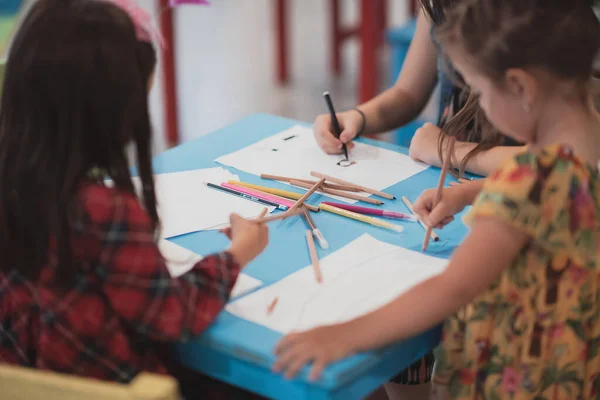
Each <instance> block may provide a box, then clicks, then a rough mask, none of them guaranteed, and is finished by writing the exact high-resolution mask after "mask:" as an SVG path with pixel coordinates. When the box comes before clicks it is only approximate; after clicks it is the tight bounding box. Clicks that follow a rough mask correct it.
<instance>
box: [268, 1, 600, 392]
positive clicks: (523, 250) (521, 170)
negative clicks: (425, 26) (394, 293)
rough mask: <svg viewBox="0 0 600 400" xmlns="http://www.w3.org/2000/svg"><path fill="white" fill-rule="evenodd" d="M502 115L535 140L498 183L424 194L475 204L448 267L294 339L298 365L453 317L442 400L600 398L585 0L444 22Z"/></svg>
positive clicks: (597, 208)
mask: <svg viewBox="0 0 600 400" xmlns="http://www.w3.org/2000/svg"><path fill="white" fill-rule="evenodd" d="M437 36H438V39H439V40H440V42H441V43H442V46H443V47H444V49H445V51H446V53H447V55H448V56H449V57H450V59H451V60H452V63H453V65H454V66H455V68H456V69H457V70H458V72H459V73H460V74H461V75H462V76H463V77H464V79H465V81H466V82H467V84H468V85H469V86H470V87H471V89H472V90H473V91H475V92H477V93H478V94H479V103H480V105H481V107H482V109H483V110H484V111H485V113H486V115H487V117H488V119H489V120H490V122H492V123H493V124H494V125H495V126H496V128H498V129H499V130H500V131H502V132H503V133H505V134H507V135H508V136H510V137H512V138H514V139H515V140H518V141H520V142H523V143H526V144H527V150H525V151H523V152H522V153H520V154H517V155H516V156H514V157H512V158H511V159H510V160H508V161H507V162H506V163H505V165H504V166H502V167H501V168H500V169H498V170H497V171H496V172H494V173H493V174H491V175H490V177H488V178H487V179H486V180H484V181H483V180H482V181H479V182H473V183H469V184H464V185H460V186H456V187H451V188H446V189H444V191H443V196H442V201H441V202H440V203H439V204H438V205H437V206H436V207H435V208H434V207H433V202H434V198H435V191H433V190H430V191H426V192H424V193H423V195H422V196H421V198H420V199H419V200H418V201H417V202H416V204H415V208H416V212H417V213H419V214H421V216H422V217H423V218H424V219H425V221H426V222H427V223H429V224H430V225H432V226H436V227H438V228H441V227H442V226H443V225H444V224H447V223H449V222H451V220H452V219H453V217H452V216H453V215H455V214H456V213H458V212H460V211H462V210H463V209H464V208H465V207H466V206H467V205H470V204H473V207H472V209H471V210H470V212H469V214H468V215H467V217H466V219H465V221H466V222H467V223H468V224H469V225H470V226H471V233H470V234H469V235H468V237H467V238H466V239H465V241H464V242H463V243H462V245H461V246H460V247H459V248H458V249H457V250H456V251H455V253H454V254H453V256H452V258H451V260H450V263H449V266H448V268H447V270H446V271H445V272H444V273H442V274H440V275H439V276H436V277H434V278H431V279H429V280H427V281H425V282H423V283H421V284H419V285H417V286H416V287H414V288H413V289H411V290H409V291H408V292H406V293H404V294H403V295H401V296H399V297H398V298H396V299H395V300H393V301H392V302H391V303H389V304H387V305H386V306H384V307H382V308H380V309H379V310H376V311H374V312H372V313H370V314H367V315H365V316H363V317H361V318H358V319H356V320H353V321H350V322H347V323H344V324H338V325H332V326H325V327H320V328H316V329H313V330H311V331H308V332H304V333H295V334H291V335H288V336H286V337H285V338H284V339H283V340H282V341H281V342H280V343H279V345H278V346H277V348H276V353H277V355H278V361H277V363H276V364H275V366H274V369H275V370H277V371H285V373H286V375H288V376H293V375H295V374H296V373H297V371H298V370H299V369H300V368H301V367H302V366H303V365H305V364H307V363H312V369H311V376H312V378H314V379H316V378H318V376H319V374H320V372H321V371H322V369H323V368H324V367H325V366H326V365H327V364H329V363H331V362H333V361H335V360H338V359H340V358H344V357H347V356H348V355H350V354H353V353H356V352H361V351H367V350H371V349H375V348H380V347H383V346H385V345H388V344H390V343H393V342H396V341H400V340H403V339H405V338H408V337H410V336H413V335H416V334H418V333H420V332H422V331H424V330H426V329H429V328H431V327H433V326H435V325H436V324H439V323H441V322H444V321H446V322H445V325H444V335H443V339H442V343H441V345H440V347H439V348H438V349H437V352H436V361H437V362H438V364H439V365H438V366H437V369H436V371H435V373H434V382H435V383H436V384H437V385H436V389H437V390H436V391H437V395H438V396H439V398H452V399H465V400H466V399H490V400H495V399H515V400H519V399H535V400H556V399H596V398H599V399H600V392H599V389H600V320H599V317H600V178H599V173H598V161H599V160H600V122H599V117H598V115H597V113H596V111H595V110H594V107H593V102H592V98H591V95H590V91H589V80H590V77H591V72H592V62H593V59H594V56H595V54H596V52H597V50H598V47H599V39H600V23H599V21H598V19H597V18H596V16H595V15H594V13H593V11H592V8H591V1H585V0H570V1H564V0H465V1H464V2H463V3H461V5H460V6H458V7H457V8H456V9H455V10H454V11H453V12H452V14H451V15H449V16H448V18H447V20H446V22H445V23H444V25H443V26H442V27H440V28H439V29H438V31H437Z"/></svg>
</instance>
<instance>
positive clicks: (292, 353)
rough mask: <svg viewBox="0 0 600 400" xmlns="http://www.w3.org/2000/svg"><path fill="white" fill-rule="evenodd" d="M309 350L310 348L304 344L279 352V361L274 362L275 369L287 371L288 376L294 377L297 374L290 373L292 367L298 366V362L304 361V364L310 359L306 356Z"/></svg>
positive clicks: (276, 370)
mask: <svg viewBox="0 0 600 400" xmlns="http://www.w3.org/2000/svg"><path fill="white" fill-rule="evenodd" d="M308 350H310V349H307V348H306V346H304V345H296V346H292V347H289V348H287V349H285V350H284V351H283V352H281V353H280V354H279V356H278V358H277V361H275V364H273V371H274V372H281V371H285V376H286V377H294V376H295V374H290V368H291V367H292V366H296V364H297V363H298V362H302V363H303V364H302V365H304V364H305V363H306V362H307V361H308V359H305V358H304V357H306V356H307V354H308V353H309V351H308ZM300 367H301V366H300Z"/></svg>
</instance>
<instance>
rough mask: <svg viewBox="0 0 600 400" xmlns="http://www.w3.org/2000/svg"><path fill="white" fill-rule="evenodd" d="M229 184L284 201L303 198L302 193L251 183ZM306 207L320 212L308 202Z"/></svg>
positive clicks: (236, 182) (233, 182)
mask: <svg viewBox="0 0 600 400" xmlns="http://www.w3.org/2000/svg"><path fill="white" fill-rule="evenodd" d="M227 183H230V184H232V185H236V186H244V187H247V188H249V189H254V190H258V191H259V192H263V193H268V194H272V195H273V196H278V197H281V198H284V199H292V200H299V199H300V198H301V197H302V194H301V193H296V192H291V191H289V190H281V189H274V188H270V187H266V186H260V185H254V184H251V183H246V182H240V181H231V180H230V181H227ZM304 207H306V208H308V209H309V210H310V211H314V212H319V207H315V206H313V205H310V204H308V203H306V202H305V203H304Z"/></svg>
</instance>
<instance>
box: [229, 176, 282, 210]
mask: <svg viewBox="0 0 600 400" xmlns="http://www.w3.org/2000/svg"><path fill="white" fill-rule="evenodd" d="M221 186H223V187H225V188H227V189H231V190H237V191H238V192H241V193H244V194H247V195H249V196H254V197H256V198H259V199H262V200H265V201H270V202H271V203H275V204H282V205H284V206H287V207H288V208H289V207H291V206H293V205H294V202H293V201H291V200H288V199H282V198H277V197H275V196H273V195H272V194H268V193H261V192H259V191H258V190H254V189H250V188H247V187H243V186H238V185H234V184H231V183H227V182H223V183H221Z"/></svg>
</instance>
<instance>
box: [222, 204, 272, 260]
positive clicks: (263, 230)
mask: <svg viewBox="0 0 600 400" xmlns="http://www.w3.org/2000/svg"><path fill="white" fill-rule="evenodd" d="M263 217H264V216H263ZM261 219H262V217H261ZM229 221H230V222H231V227H230V228H229V229H228V230H227V232H226V235H227V236H228V237H229V238H230V239H231V246H230V247H229V250H228V252H229V254H231V256H232V257H233V259H234V260H235V262H236V263H238V265H239V266H240V267H245V266H246V265H247V264H248V263H249V262H250V261H252V260H254V259H255V258H256V257H257V256H258V255H259V254H260V253H262V252H263V250H264V249H265V247H267V244H268V243H269V228H268V227H267V225H266V224H264V223H260V222H256V221H249V220H247V219H244V218H242V217H240V216H239V215H237V214H231V216H230V219H229Z"/></svg>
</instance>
